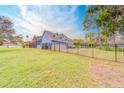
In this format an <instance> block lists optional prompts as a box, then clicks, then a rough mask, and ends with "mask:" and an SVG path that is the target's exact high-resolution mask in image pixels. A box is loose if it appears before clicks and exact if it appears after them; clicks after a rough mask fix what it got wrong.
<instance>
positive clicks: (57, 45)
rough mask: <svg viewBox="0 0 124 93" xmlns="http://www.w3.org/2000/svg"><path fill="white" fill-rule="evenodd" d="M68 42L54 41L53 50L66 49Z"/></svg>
mask: <svg viewBox="0 0 124 93" xmlns="http://www.w3.org/2000/svg"><path fill="white" fill-rule="evenodd" d="M66 48H67V44H66V43H63V42H55V41H52V45H51V50H58V51H59V50H66Z"/></svg>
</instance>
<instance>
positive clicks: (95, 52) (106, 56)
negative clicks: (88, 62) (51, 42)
mask: <svg viewBox="0 0 124 93" xmlns="http://www.w3.org/2000/svg"><path fill="white" fill-rule="evenodd" d="M119 46H121V45H120V44H116V45H109V47H108V46H106V45H102V46H100V45H96V46H94V45H91V46H88V47H87V46H82V47H76V48H66V49H61V46H59V49H54V51H61V52H66V53H71V54H76V55H82V56H87V57H91V58H97V59H102V60H108V61H115V62H124V47H119ZM109 48H110V49H109Z"/></svg>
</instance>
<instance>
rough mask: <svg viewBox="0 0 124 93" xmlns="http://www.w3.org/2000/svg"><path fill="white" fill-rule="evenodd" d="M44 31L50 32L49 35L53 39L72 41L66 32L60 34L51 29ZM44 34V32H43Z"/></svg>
mask: <svg viewBox="0 0 124 93" xmlns="http://www.w3.org/2000/svg"><path fill="white" fill-rule="evenodd" d="M44 33H47V34H48V37H49V38H50V39H51V40H57V41H72V40H71V39H70V38H68V37H67V36H65V35H64V34H58V33H53V32H50V31H46V30H45V31H44ZM43 35H44V34H43Z"/></svg>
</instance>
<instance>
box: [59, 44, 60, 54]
mask: <svg viewBox="0 0 124 93" xmlns="http://www.w3.org/2000/svg"><path fill="white" fill-rule="evenodd" d="M59 52H60V42H59Z"/></svg>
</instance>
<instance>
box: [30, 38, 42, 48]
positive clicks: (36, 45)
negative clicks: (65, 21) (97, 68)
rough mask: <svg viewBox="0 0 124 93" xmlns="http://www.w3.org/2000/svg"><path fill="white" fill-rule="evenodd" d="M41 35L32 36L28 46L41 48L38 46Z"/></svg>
mask: <svg viewBox="0 0 124 93" xmlns="http://www.w3.org/2000/svg"><path fill="white" fill-rule="evenodd" d="M40 42H41V36H34V37H33V39H32V42H31V43H30V48H41V47H40Z"/></svg>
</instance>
